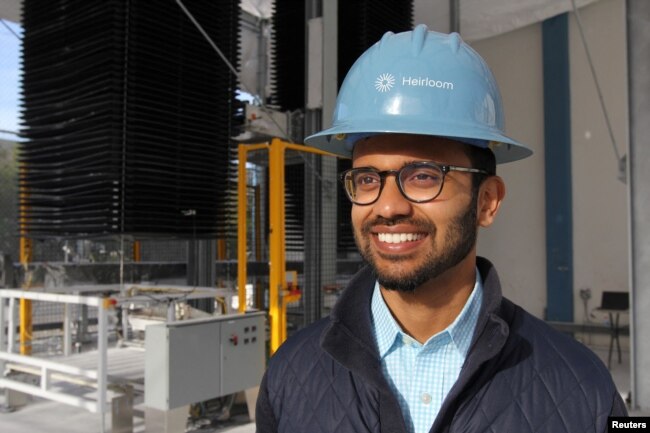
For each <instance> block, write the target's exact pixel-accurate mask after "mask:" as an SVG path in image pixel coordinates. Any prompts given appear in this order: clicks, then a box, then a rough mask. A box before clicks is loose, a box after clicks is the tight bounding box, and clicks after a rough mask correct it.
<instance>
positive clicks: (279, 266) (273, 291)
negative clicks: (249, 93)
mask: <svg viewBox="0 0 650 433" xmlns="http://www.w3.org/2000/svg"><path fill="white" fill-rule="evenodd" d="M262 149H266V150H268V151H269V203H270V209H269V225H270V235H269V249H270V251H269V262H270V264H269V324H270V329H271V347H270V349H271V353H274V352H275V351H276V350H277V349H278V348H279V347H280V345H281V344H282V342H284V340H285V339H286V337H287V326H286V306H287V304H288V303H290V302H295V301H297V300H299V299H300V294H299V292H297V291H289V290H287V277H286V272H287V271H286V257H285V201H284V180H285V179H284V156H285V152H286V151H287V150H296V151H299V152H305V153H315V154H318V155H326V156H336V155H333V154H331V153H329V152H325V151H322V150H320V149H316V148H313V147H306V146H305V145H302V144H294V143H288V142H286V141H283V140H280V139H278V138H274V139H273V140H272V141H271V144H270V145H269V144H268V143H261V144H240V145H239V150H238V155H239V172H238V190H237V193H238V194H237V198H238V230H237V261H238V264H237V275H238V287H239V311H240V312H242V313H243V312H244V311H246V280H247V276H248V275H247V269H246V264H247V261H246V247H247V240H246V229H247V227H246V226H247V223H246V213H247V207H248V203H247V194H246V192H247V184H246V182H247V181H246V162H247V160H248V152H252V151H256V150H262Z"/></svg>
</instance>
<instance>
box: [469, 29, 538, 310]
mask: <svg viewBox="0 0 650 433" xmlns="http://www.w3.org/2000/svg"><path fill="white" fill-rule="evenodd" d="M472 46H473V47H474V48H475V49H476V50H477V51H478V52H479V53H480V54H481V55H482V56H483V57H484V58H485V60H486V61H487V62H488V64H489V65H490V67H491V68H492V71H493V72H494V75H495V77H496V79H497V81H498V82H499V85H500V88H501V95H502V98H503V103H504V110H505V116H506V133H507V134H508V135H510V136H511V137H513V138H515V139H517V140H519V141H521V142H522V143H525V144H526V145H528V146H529V147H530V148H531V149H533V152H534V154H533V156H532V157H530V158H528V159H525V160H522V161H517V162H512V163H508V164H504V165H500V166H499V167H498V173H499V174H500V175H501V176H502V177H503V179H504V180H505V183H506V188H507V192H506V199H505V201H504V203H503V206H502V208H501V212H500V215H499V217H498V219H497V221H496V222H495V224H494V225H493V226H492V227H490V228H488V229H486V230H482V232H481V234H480V236H479V248H478V250H479V254H480V255H483V256H485V257H487V258H488V259H490V260H491V261H492V262H493V263H494V264H495V266H496V268H497V270H498V272H499V276H500V278H501V282H502V285H503V292H504V294H505V295H506V296H507V297H508V298H510V299H511V300H512V301H514V302H515V303H517V304H519V305H521V306H522V307H523V308H525V309H526V310H528V311H530V312H531V313H533V314H535V315H536V316H538V317H542V316H543V314H544V307H545V305H546V248H545V245H546V227H545V211H544V106H543V90H544V88H543V76H542V55H541V50H542V29H541V25H539V24H536V25H532V26H528V27H524V28H522V29H519V30H515V31H513V32H509V33H506V34H503V35H500V36H496V37H493V38H489V39H485V40H482V41H479V42H475V43H473V44H472Z"/></svg>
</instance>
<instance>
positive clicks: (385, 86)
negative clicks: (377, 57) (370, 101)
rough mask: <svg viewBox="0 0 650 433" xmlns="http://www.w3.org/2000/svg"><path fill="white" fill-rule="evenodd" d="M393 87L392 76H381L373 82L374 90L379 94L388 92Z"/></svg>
mask: <svg viewBox="0 0 650 433" xmlns="http://www.w3.org/2000/svg"><path fill="white" fill-rule="evenodd" d="M394 85H395V77H393V74H381V75H380V76H378V77H377V79H376V80H375V89H377V91H379V92H388V91H389V90H390V89H392V88H393V86H394Z"/></svg>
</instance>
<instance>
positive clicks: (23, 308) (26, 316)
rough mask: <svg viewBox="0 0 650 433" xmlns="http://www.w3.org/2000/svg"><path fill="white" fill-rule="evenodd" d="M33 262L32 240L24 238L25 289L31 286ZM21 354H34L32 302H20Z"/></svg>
mask: <svg viewBox="0 0 650 433" xmlns="http://www.w3.org/2000/svg"><path fill="white" fill-rule="evenodd" d="M31 261H32V240H31V239H28V238H26V237H24V236H21V238H20V264H21V265H22V266H23V268H24V270H25V282H24V283H23V289H25V290H27V289H29V286H30V277H29V270H28V267H29V263H30V262H31ZM20 354H21V355H31V354H32V301H31V300H29V299H21V300H20Z"/></svg>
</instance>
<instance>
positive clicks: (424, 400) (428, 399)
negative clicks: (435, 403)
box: [420, 392, 431, 404]
mask: <svg viewBox="0 0 650 433" xmlns="http://www.w3.org/2000/svg"><path fill="white" fill-rule="evenodd" d="M420 399H422V403H424V404H429V403H431V395H429V394H427V393H426V392H425V393H424V394H422V395H421V396H420Z"/></svg>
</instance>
